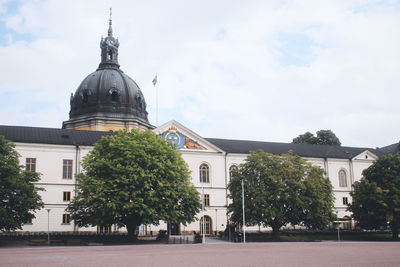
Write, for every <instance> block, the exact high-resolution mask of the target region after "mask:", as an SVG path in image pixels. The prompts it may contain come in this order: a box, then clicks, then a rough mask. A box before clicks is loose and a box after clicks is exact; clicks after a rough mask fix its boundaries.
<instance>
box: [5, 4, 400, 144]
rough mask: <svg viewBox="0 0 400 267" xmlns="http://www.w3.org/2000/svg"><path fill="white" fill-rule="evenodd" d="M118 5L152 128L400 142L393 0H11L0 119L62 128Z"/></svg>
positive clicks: (123, 53) (399, 42)
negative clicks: (326, 134) (175, 125)
mask: <svg viewBox="0 0 400 267" xmlns="http://www.w3.org/2000/svg"><path fill="white" fill-rule="evenodd" d="M110 7H112V19H113V31H114V36H116V37H118V38H119V41H120V47H119V63H120V65H121V69H122V70H123V71H124V73H126V74H127V75H129V76H130V77H131V78H133V79H134V80H135V81H136V83H137V84H138V85H139V87H140V88H141V90H142V92H143V94H144V96H145V99H146V102H147V111H148V113H149V121H150V123H151V124H153V125H161V124H164V123H166V122H168V121H170V120H176V121H178V122H180V123H181V124H183V125H185V126H186V127H188V128H189V129H191V130H192V131H194V132H196V133H197V134H199V135H201V136H203V137H213V138H226V139H243V140H259V141H271V142H291V141H292V139H293V138H294V137H296V136H298V135H299V134H303V133H305V132H306V131H310V132H312V133H315V132H316V131H318V130H320V129H330V130H332V131H333V132H334V133H335V134H336V135H337V136H338V137H339V139H340V141H341V142H342V145H344V146H358V147H382V146H386V145H389V144H393V143H396V142H399V141H400V105H399V100H400V87H399V84H400V31H399V29H400V1H390V0H387V1H378V0H364V1H359V0H354V1H353V0H346V1H341V0H337V1H329V0H327V1H320V0H310V1H308V0H299V1H295V0H293V1H291V0H286V1H257V0H250V1H236V0H227V1H225V0H219V1H215V0H211V1H209V0H201V1H192V0H181V1H175V0H169V1H161V0H158V1H157V0H146V1H115V0H113V1H90V0H85V1H73V0H70V1H55V0H53V1H52V0H49V1H45V0H44V1H7V0H0V61H1V63H0V124H1V125H23V126H40V127H53V128H61V125H62V122H63V121H65V120H68V119H69V117H68V116H69V115H68V113H69V110H70V105H69V98H70V95H71V93H73V92H75V91H76V89H77V88H78V86H79V84H80V83H81V81H82V80H83V79H84V78H85V77H86V76H87V75H89V74H90V73H92V72H93V71H95V70H96V68H97V66H98V64H99V63H100V48H99V43H100V38H101V36H106V35H107V29H108V19H109V8H110ZM156 73H157V74H158V83H157V88H158V90H156V89H155V88H154V86H153V84H152V80H153V78H154V76H155V74H156ZM156 91H158V99H159V101H158V110H159V112H158V124H157V123H156V122H157V118H156Z"/></svg>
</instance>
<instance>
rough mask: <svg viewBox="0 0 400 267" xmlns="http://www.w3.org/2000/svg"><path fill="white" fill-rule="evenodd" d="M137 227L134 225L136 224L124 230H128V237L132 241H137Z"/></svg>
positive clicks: (127, 226)
mask: <svg viewBox="0 0 400 267" xmlns="http://www.w3.org/2000/svg"><path fill="white" fill-rule="evenodd" d="M137 227H138V225H136V224H128V225H126V230H128V237H129V238H131V239H132V240H137V235H136V228H137Z"/></svg>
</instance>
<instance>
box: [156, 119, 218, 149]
mask: <svg viewBox="0 0 400 267" xmlns="http://www.w3.org/2000/svg"><path fill="white" fill-rule="evenodd" d="M153 132H154V133H156V134H158V135H160V136H161V137H162V138H163V139H164V140H166V141H167V142H170V143H174V144H175V145H176V148H177V149H178V150H181V151H198V152H201V151H204V152H223V151H222V150H221V149H219V148H218V147H216V146H215V145H213V144H211V143H210V142H208V141H207V140H205V139H204V138H203V137H201V136H200V135H198V134H196V133H195V132H193V131H191V130H190V129H188V128H186V127H185V126H183V125H182V124H180V123H179V122H177V121H174V120H172V121H169V122H167V123H165V124H163V125H161V126H159V127H157V128H155V129H154V130H153Z"/></svg>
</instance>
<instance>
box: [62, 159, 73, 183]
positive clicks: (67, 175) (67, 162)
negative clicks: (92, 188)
mask: <svg viewBox="0 0 400 267" xmlns="http://www.w3.org/2000/svg"><path fill="white" fill-rule="evenodd" d="M63 179H72V160H71V159H64V160H63Z"/></svg>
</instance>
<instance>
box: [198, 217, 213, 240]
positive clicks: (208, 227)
mask: <svg viewBox="0 0 400 267" xmlns="http://www.w3.org/2000/svg"><path fill="white" fill-rule="evenodd" d="M204 221H205V222H206V223H205V225H204V233H205V234H206V235H212V234H213V232H212V221H211V217H210V216H207V215H204ZM200 234H201V235H202V234H203V217H201V219H200Z"/></svg>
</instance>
